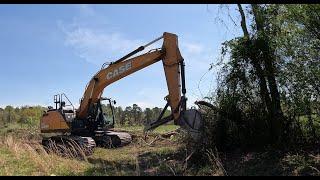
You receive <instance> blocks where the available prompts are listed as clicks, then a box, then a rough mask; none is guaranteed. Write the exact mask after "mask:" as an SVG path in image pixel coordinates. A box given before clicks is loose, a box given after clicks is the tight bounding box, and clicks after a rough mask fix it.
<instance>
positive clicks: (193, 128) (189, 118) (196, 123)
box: [178, 109, 203, 141]
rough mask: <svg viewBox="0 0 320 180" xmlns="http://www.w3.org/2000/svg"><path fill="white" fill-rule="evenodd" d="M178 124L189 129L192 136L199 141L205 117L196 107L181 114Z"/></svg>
mask: <svg viewBox="0 0 320 180" xmlns="http://www.w3.org/2000/svg"><path fill="white" fill-rule="evenodd" d="M178 125H179V126H181V127H182V128H183V129H185V130H187V131H188V133H189V134H190V135H191V137H192V138H193V139H194V140H195V141H197V140H199V139H200V138H201V132H202V129H203V119H202V116H201V113H200V112H199V111H198V110H196V109H189V110H186V111H184V112H183V113H182V114H181V117H180V119H179V121H178Z"/></svg>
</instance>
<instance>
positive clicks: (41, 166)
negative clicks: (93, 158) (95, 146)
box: [0, 136, 90, 175]
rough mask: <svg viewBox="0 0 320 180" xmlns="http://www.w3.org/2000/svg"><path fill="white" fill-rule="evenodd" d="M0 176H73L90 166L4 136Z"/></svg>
mask: <svg viewBox="0 0 320 180" xmlns="http://www.w3.org/2000/svg"><path fill="white" fill-rule="evenodd" d="M0 147H1V148H0V175H75V174H81V173H82V172H84V171H85V169H86V168H87V167H88V166H90V165H89V163H87V162H86V161H79V160H75V159H68V158H63V157H60V156H58V155H56V154H54V153H48V152H47V151H45V150H44V149H43V147H42V146H41V145H40V144H39V143H37V142H32V141H28V140H26V139H15V138H14V137H13V136H6V137H3V138H2V139H1V140H0Z"/></svg>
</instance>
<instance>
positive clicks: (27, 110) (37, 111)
mask: <svg viewBox="0 0 320 180" xmlns="http://www.w3.org/2000/svg"><path fill="white" fill-rule="evenodd" d="M46 109H47V108H45V107H42V106H22V107H13V106H6V107H5V108H4V109H3V108H0V125H1V126H4V125H6V124H10V123H19V124H29V125H39V121H40V119H41V116H42V114H43V113H44V111H45V110H46ZM103 109H104V112H106V113H107V114H108V115H111V109H110V108H109V107H108V106H105V105H103ZM161 111H162V108H158V107H154V108H145V109H142V108H141V107H139V106H138V105H137V104H133V105H132V106H127V107H125V108H122V107H121V106H118V107H114V115H115V123H116V124H117V125H142V124H144V123H147V122H151V121H153V120H155V119H157V118H158V116H159V114H160V112H161ZM168 114H170V111H169V110H167V111H166V113H165V115H168Z"/></svg>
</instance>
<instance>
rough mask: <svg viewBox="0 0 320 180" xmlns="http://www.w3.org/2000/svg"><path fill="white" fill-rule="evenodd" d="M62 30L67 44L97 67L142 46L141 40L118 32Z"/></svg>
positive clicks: (77, 29)
mask: <svg viewBox="0 0 320 180" xmlns="http://www.w3.org/2000/svg"><path fill="white" fill-rule="evenodd" d="M62 29H63V31H64V33H65V44H66V45H67V46H70V47H71V48H72V49H74V52H75V53H76V54H77V55H78V56H80V57H81V58H84V59H85V60H86V61H88V62H91V63H94V64H97V65H101V64H103V63H104V62H106V61H115V60H116V59H117V58H120V57H121V56H122V55H125V54H126V53H128V52H130V51H132V50H134V49H135V48H137V47H138V46H139V45H140V44H141V41H140V40H136V39H129V38H126V37H125V35H124V34H121V33H118V32H101V31H99V30H94V29H90V28H86V27H66V26H62Z"/></svg>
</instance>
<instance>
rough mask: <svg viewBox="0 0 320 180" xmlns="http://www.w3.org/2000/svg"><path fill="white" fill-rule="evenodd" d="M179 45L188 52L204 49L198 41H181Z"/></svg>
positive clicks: (198, 51)
mask: <svg viewBox="0 0 320 180" xmlns="http://www.w3.org/2000/svg"><path fill="white" fill-rule="evenodd" d="M181 46H182V48H184V49H185V51H186V52H187V53H189V54H199V53H202V52H203V51H204V47H203V45H201V44H198V43H192V42H185V43H181Z"/></svg>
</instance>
